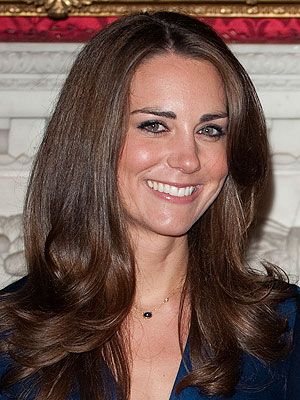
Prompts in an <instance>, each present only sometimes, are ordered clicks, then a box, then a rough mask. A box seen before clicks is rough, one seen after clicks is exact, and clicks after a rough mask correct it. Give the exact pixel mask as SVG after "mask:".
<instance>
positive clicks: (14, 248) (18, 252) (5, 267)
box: [0, 215, 26, 277]
mask: <svg viewBox="0 0 300 400" xmlns="http://www.w3.org/2000/svg"><path fill="white" fill-rule="evenodd" d="M0 271H1V275H2V276H5V277H7V276H11V277H21V276H24V275H25V274H26V268H25V260H24V245H23V236H22V217H21V215H12V216H10V217H3V216H0Z"/></svg>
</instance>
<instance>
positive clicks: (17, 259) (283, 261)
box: [0, 215, 300, 285]
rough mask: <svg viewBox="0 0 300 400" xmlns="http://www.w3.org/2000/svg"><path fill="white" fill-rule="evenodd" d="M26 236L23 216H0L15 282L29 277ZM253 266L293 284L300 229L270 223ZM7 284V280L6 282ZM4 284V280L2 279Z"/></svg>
mask: <svg viewBox="0 0 300 400" xmlns="http://www.w3.org/2000/svg"><path fill="white" fill-rule="evenodd" d="M23 250H24V245H23V237H22V217H21V215H14V216H10V217H3V216H2V217H0V271H1V273H0V275H3V274H4V275H5V276H6V281H7V276H10V277H11V278H13V279H16V278H17V277H21V276H24V275H25V274H26V268H25V260H24V252H23ZM248 257H249V261H250V263H252V264H254V265H258V263H259V260H263V259H264V260H267V261H269V262H273V263H275V264H276V265H278V266H280V267H281V268H282V269H283V270H284V271H285V272H286V273H287V274H288V275H289V277H290V278H291V280H292V281H293V282H295V281H297V280H299V275H300V227H299V226H298V227H292V228H288V227H286V226H284V225H282V224H279V223H278V222H276V221H272V220H267V221H265V223H264V225H263V227H260V230H259V231H258V232H256V234H254V236H253V238H252V240H251V246H250V247H249V251H248ZM4 282H5V280H4ZM0 285H1V280H0Z"/></svg>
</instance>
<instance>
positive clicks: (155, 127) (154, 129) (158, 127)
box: [138, 120, 168, 133]
mask: <svg viewBox="0 0 300 400" xmlns="http://www.w3.org/2000/svg"><path fill="white" fill-rule="evenodd" d="M138 128H139V129H141V130H145V131H147V132H151V133H161V132H166V131H167V130H168V128H167V127H166V126H165V125H164V124H163V123H162V122H159V121H157V120H149V121H145V122H142V123H141V124H140V125H138Z"/></svg>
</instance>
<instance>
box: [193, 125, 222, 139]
mask: <svg viewBox="0 0 300 400" xmlns="http://www.w3.org/2000/svg"><path fill="white" fill-rule="evenodd" d="M198 133H199V134H201V135H204V136H206V137H208V138H213V139H219V138H221V137H222V136H224V135H225V133H226V132H225V129H224V128H223V127H222V126H220V125H206V126H204V127H202V128H201V129H199V131H198Z"/></svg>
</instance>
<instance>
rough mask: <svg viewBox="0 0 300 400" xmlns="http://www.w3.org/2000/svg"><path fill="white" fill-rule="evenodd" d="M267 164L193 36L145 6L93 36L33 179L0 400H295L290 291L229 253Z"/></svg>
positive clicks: (257, 122)
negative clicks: (22, 273) (24, 268)
mask: <svg viewBox="0 0 300 400" xmlns="http://www.w3.org/2000/svg"><path fill="white" fill-rule="evenodd" d="M268 166H269V154H268V145H267V139H266V128H265V123H264V118H263V115H262V111H261V108H260V104H259V101H258V99H257V96H256V94H255V90H254V88H253V86H252V84H251V82H250V80H249V78H248V76H247V74H246V73H245V71H244V69H243V68H242V67H241V65H240V64H239V62H238V61H237V60H236V58H235V57H234V56H233V55H232V53H231V52H230V50H229V49H228V48H227V46H226V45H225V44H224V43H223V42H222V40H221V39H220V38H219V37H218V36H217V35H216V34H215V33H214V32H213V31H212V30H211V29H210V28H209V27H208V26H206V25H205V24H203V23H201V22H199V21H196V20H195V19H192V18H190V17H187V16H183V15H180V14H175V13H168V12H161V13H154V14H152V15H149V14H138V15H133V16H129V17H126V18H123V19H121V20H119V21H118V22H116V23H114V24H112V25H110V26H109V27H108V28H106V29H104V30H103V31H101V32H100V33H99V34H98V35H97V36H96V37H95V38H94V39H92V41H91V42H90V43H88V44H87V45H86V46H85V48H84V49H83V50H82V52H81V53H80V54H79V56H78V58H77V60H76V61H75V64H74V66H73V68H72V70H71V72H70V74H69V76H68V78H67V80H66V83H65V85H64V87H63V89H62V92H61V96H60V99H59V101H58V104H57V107H56V109H55V111H54V114H53V116H52V118H51V120H50V122H49V125H48V127H47V130H46V133H45V137H44V140H43V143H42V145H41V148H40V150H39V152H38V155H37V159H36V163H35V166H34V169H33V172H32V177H31V181H30V185H29V190H28V195H27V200H26V206H25V212H24V227H25V247H26V258H27V263H28V277H27V278H26V279H25V282H24V281H22V282H19V283H18V284H17V288H16V286H13V287H10V288H9V289H8V290H7V291H8V292H13V293H10V294H6V295H4V296H3V301H2V304H1V321H2V332H3V333H2V344H1V349H2V354H3V355H2V360H1V367H2V371H1V375H2V381H1V385H2V386H1V387H2V392H1V396H2V397H1V399H8V398H22V397H21V396H23V398H26V399H79V398H80V399H89V400H90V399H130V400H140V399H145V400H147V399H151V400H158V399H159V400H166V399H169V398H170V399H172V400H174V399H177V398H178V399H208V398H211V396H215V397H213V398H224V396H226V398H230V399H239V400H242V399H243V400H244V399H257V400H259V399H264V400H266V399H272V400H274V399H281V400H282V399H291V398H292V397H291V396H292V394H291V393H292V392H293V391H294V395H293V396H297V394H298V396H299V392H298V393H297V392H296V391H295V387H296V386H295V385H293V386H291V384H289V382H292V379H294V374H293V372H294V371H295V366H296V363H297V362H298V360H297V356H296V355H297V348H299V343H298V342H297V341H296V339H295V338H296V334H295V332H294V325H295V319H296V300H295V298H296V288H295V287H294V286H289V285H288V284H287V283H286V282H284V279H283V277H282V276H281V274H280V273H279V272H278V271H277V270H276V269H275V268H274V267H273V266H271V265H268V264H266V265H265V269H266V271H267V273H266V274H262V273H258V272H255V271H253V270H252V269H251V268H250V267H248V265H247V263H246V262H245V258H244V252H245V244H246V238H247V232H248V229H249V227H250V225H251V224H252V221H253V216H254V214H255V210H256V205H257V200H258V198H259V196H260V194H261V193H262V192H263V188H264V184H265V181H266V178H267V175H268ZM17 289H18V290H17ZM7 291H6V292H7ZM291 349H293V350H291ZM178 368H179V369H178ZM9 396H11V397H9ZM294 398H296V397H294Z"/></svg>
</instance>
